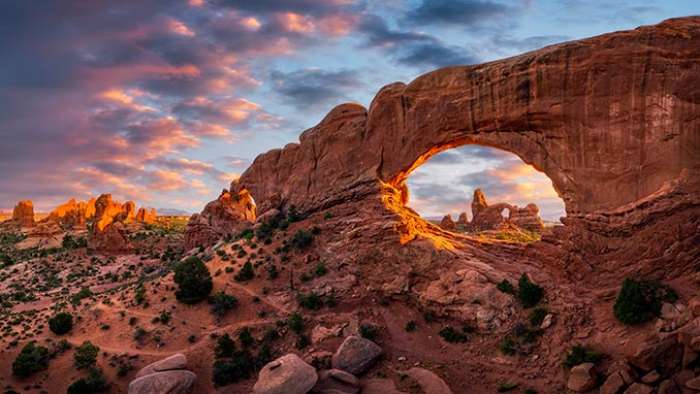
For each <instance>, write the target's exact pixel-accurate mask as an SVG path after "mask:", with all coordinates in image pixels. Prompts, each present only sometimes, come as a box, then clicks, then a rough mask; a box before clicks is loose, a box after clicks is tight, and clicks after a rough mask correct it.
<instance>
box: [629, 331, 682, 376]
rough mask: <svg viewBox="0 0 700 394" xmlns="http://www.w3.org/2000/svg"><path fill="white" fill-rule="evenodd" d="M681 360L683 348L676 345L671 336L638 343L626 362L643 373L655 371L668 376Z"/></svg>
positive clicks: (674, 338)
mask: <svg viewBox="0 0 700 394" xmlns="http://www.w3.org/2000/svg"><path fill="white" fill-rule="evenodd" d="M682 358H683V347H682V346H680V345H679V344H678V342H677V340H676V336H675V335H673V336H669V337H667V338H664V339H661V340H650V341H646V342H642V343H640V344H639V345H638V346H637V349H636V351H635V353H634V355H632V356H631V357H629V358H628V361H629V363H630V364H632V365H634V366H635V367H637V368H639V369H641V370H643V371H651V370H652V369H657V370H658V371H659V373H661V374H662V375H664V376H668V375H669V374H670V373H672V372H673V371H674V370H675V369H676V368H677V366H678V365H680V364H681V362H682Z"/></svg>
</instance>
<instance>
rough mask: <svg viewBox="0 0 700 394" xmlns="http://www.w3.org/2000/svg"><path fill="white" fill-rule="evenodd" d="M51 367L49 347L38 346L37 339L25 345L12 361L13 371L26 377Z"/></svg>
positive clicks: (21, 376)
mask: <svg viewBox="0 0 700 394" xmlns="http://www.w3.org/2000/svg"><path fill="white" fill-rule="evenodd" d="M48 367H49V349H47V348H45V347H43V346H38V345H37V344H36V342H35V341H31V342H29V343H27V344H26V345H24V347H23V348H22V351H20V352H19V354H18V355H17V358H15V361H14V362H13V363H12V373H13V374H15V375H16V376H19V377H20V378H26V377H28V376H31V375H33V374H34V373H36V372H39V371H43V370H45V369H47V368H48Z"/></svg>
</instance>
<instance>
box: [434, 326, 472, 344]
mask: <svg viewBox="0 0 700 394" xmlns="http://www.w3.org/2000/svg"><path fill="white" fill-rule="evenodd" d="M438 334H439V335H440V336H441V337H442V339H444V340H445V341H447V342H450V343H464V342H467V341H468V340H469V338H468V337H467V336H466V335H465V334H464V333H462V332H459V331H458V330H455V329H454V327H452V326H447V327H443V328H442V330H440V332H439V333H438Z"/></svg>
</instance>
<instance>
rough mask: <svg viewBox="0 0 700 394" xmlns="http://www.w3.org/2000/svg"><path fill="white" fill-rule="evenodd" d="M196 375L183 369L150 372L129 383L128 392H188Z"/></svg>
mask: <svg viewBox="0 0 700 394" xmlns="http://www.w3.org/2000/svg"><path fill="white" fill-rule="evenodd" d="M196 381H197V375H195V374H194V373H192V372H190V371H186V370H184V369H178V370H173V371H164V372H157V373H152V374H149V375H146V376H142V377H140V378H136V379H135V380H133V381H131V383H129V391H128V394H166V393H167V394H188V393H190V392H191V390H192V386H194V383H195V382H196Z"/></svg>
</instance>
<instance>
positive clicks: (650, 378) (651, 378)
mask: <svg viewBox="0 0 700 394" xmlns="http://www.w3.org/2000/svg"><path fill="white" fill-rule="evenodd" d="M659 379H661V375H659V373H658V372H656V371H651V372H649V373H648V374H646V375H644V376H642V383H646V384H654V383H656V382H658V381H659Z"/></svg>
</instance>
